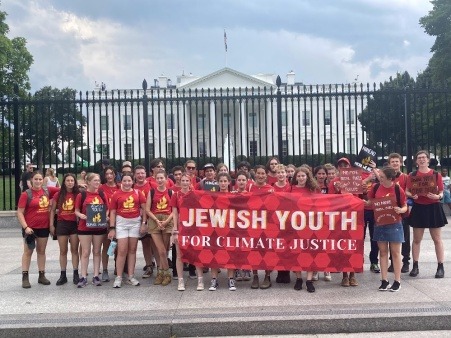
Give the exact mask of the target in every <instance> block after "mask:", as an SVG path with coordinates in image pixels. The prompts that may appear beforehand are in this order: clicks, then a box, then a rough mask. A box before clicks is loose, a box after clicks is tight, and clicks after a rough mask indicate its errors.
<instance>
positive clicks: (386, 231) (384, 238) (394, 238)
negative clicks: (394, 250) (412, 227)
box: [373, 222, 404, 243]
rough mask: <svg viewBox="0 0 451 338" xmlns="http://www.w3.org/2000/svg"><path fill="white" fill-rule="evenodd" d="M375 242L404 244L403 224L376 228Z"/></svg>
mask: <svg viewBox="0 0 451 338" xmlns="http://www.w3.org/2000/svg"><path fill="white" fill-rule="evenodd" d="M373 241H377V242H396V243H404V230H403V228H402V222H399V223H394V224H388V225H378V226H375V227H374V233H373Z"/></svg>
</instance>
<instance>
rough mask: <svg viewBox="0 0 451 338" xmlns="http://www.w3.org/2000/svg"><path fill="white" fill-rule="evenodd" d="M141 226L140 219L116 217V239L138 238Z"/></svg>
mask: <svg viewBox="0 0 451 338" xmlns="http://www.w3.org/2000/svg"><path fill="white" fill-rule="evenodd" d="M140 226H141V217H135V218H124V217H122V216H116V238H117V239H120V238H128V237H132V238H139V237H140V234H139V227H140Z"/></svg>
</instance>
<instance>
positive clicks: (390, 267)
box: [387, 263, 395, 272]
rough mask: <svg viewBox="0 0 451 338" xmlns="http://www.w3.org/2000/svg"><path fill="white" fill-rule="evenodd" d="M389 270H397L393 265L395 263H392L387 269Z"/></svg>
mask: <svg viewBox="0 0 451 338" xmlns="http://www.w3.org/2000/svg"><path fill="white" fill-rule="evenodd" d="M387 271H388V272H395V268H394V267H393V263H390V266H389V267H388V269H387Z"/></svg>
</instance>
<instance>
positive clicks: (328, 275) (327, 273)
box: [324, 272, 332, 282]
mask: <svg viewBox="0 0 451 338" xmlns="http://www.w3.org/2000/svg"><path fill="white" fill-rule="evenodd" d="M324 280H325V281H326V282H330V281H331V280H332V276H331V274H330V272H324Z"/></svg>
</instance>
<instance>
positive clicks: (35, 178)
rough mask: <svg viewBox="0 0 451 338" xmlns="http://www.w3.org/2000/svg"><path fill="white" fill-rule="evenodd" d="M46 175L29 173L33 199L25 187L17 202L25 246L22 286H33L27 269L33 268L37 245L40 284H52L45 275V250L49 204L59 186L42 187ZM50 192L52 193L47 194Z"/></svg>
mask: <svg viewBox="0 0 451 338" xmlns="http://www.w3.org/2000/svg"><path fill="white" fill-rule="evenodd" d="M43 183H44V177H43V175H42V173H41V172H40V171H34V172H33V173H31V174H30V184H31V188H30V190H29V191H30V193H31V200H29V198H28V193H27V190H28V189H26V190H25V191H24V192H23V193H22V194H21V195H20V197H19V203H18V205H17V219H18V220H19V223H20V225H21V226H22V236H23V237H24V241H25V242H24V246H23V254H22V287H23V288H25V289H28V288H30V287H31V284H30V281H29V277H28V270H29V269H30V263H31V256H32V254H33V251H34V247H35V246H36V253H37V256H38V257H37V261H38V269H39V279H38V283H39V284H43V285H50V281H49V280H48V279H47V278H46V277H45V249H46V248H47V241H48V239H49V233H50V230H49V205H50V199H51V198H52V196H53V194H54V193H55V192H57V191H58V190H59V188H55V187H49V188H47V189H48V194H47V193H46V191H45V190H44V189H43V188H42V185H43ZM48 195H50V196H48Z"/></svg>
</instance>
